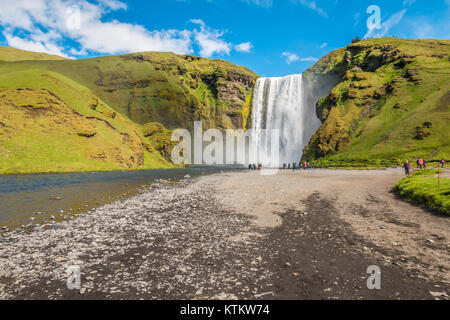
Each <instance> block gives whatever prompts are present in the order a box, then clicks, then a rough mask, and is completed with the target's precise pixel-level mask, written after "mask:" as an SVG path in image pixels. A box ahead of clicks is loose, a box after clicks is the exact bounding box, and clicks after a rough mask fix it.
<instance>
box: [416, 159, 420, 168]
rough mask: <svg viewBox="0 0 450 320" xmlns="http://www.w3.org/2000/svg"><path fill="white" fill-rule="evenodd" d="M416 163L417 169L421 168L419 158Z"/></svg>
mask: <svg viewBox="0 0 450 320" xmlns="http://www.w3.org/2000/svg"><path fill="white" fill-rule="evenodd" d="M416 164H417V169H419V168H420V159H417V161H416Z"/></svg>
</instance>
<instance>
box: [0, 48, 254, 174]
mask: <svg viewBox="0 0 450 320" xmlns="http://www.w3.org/2000/svg"><path fill="white" fill-rule="evenodd" d="M52 59H54V60H52ZM256 77H257V76H256V75H255V74H254V73H252V72H250V71H249V70H247V69H245V68H243V67H239V66H234V65H232V64H231V63H228V62H225V61H220V60H207V59H200V58H196V57H191V56H178V55H175V54H172V53H139V54H130V55H125V56H116V57H103V58H95V59H86V60H65V59H63V58H59V57H53V56H49V55H43V54H39V53H31V52H24V51H21V50H16V49H12V48H6V47H0V96H1V100H0V111H1V112H0V173H31V172H69V171H90V170H122V169H144V168H170V167H173V165H172V164H171V163H170V162H169V161H168V159H169V158H170V151H171V141H170V136H171V130H170V129H173V128H178V127H182V128H189V127H190V126H191V122H192V121H193V120H202V121H203V122H204V125H205V127H212V126H218V127H223V128H236V127H242V126H243V125H245V124H246V123H248V122H249V119H248V117H249V114H250V113H249V101H250V97H251V92H252V88H253V85H254V82H255V80H256Z"/></svg>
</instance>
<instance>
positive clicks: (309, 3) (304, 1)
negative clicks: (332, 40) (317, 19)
mask: <svg viewBox="0 0 450 320" xmlns="http://www.w3.org/2000/svg"><path fill="white" fill-rule="evenodd" d="M291 1H292V2H293V3H300V4H301V5H303V6H305V7H307V8H308V9H311V10H313V11H315V12H316V13H317V14H319V15H320V16H322V17H325V18H328V13H327V12H326V11H325V10H324V9H322V8H320V7H319V6H318V5H317V2H316V1H313V0H291Z"/></svg>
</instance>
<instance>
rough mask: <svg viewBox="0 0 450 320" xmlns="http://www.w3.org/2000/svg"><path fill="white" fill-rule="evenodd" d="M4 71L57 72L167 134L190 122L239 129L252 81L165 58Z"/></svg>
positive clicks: (187, 59)
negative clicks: (170, 130)
mask: <svg viewBox="0 0 450 320" xmlns="http://www.w3.org/2000/svg"><path fill="white" fill-rule="evenodd" d="M10 68H13V69H18V68H23V69H29V68H38V69H40V70H47V71H54V72H58V73H60V74H62V75H65V76H66V77H68V78H70V79H73V80H75V81H76V82H78V83H80V84H81V85H83V86H85V87H87V88H89V89H90V90H92V91H93V92H94V93H95V94H96V95H97V96H98V97H99V98H100V99H102V100H103V101H105V102H106V103H107V104H108V105H110V106H111V107H112V108H114V109H115V110H116V111H118V112H119V113H121V114H123V115H126V116H128V117H129V118H130V119H131V120H133V121H134V122H136V123H139V124H146V123H149V122H160V123H162V124H163V125H164V126H165V127H166V128H168V129H175V128H191V127H192V121H194V120H201V121H203V126H204V128H211V127H215V128H242V124H243V123H244V122H245V120H246V119H244V117H243V115H242V108H243V106H244V104H245V102H246V99H248V97H249V96H251V90H252V88H253V86H254V83H255V81H256V78H257V75H256V74H255V73H253V72H251V71H249V70H248V69H246V68H244V67H240V66H235V65H233V64H231V63H229V62H227V61H223V60H210V59H204V58H198V57H193V56H189V55H176V54H173V53H168V52H164V53H162V52H147V53H135V54H128V55H122V56H111V57H102V58H94V59H83V60H76V61H72V60H66V61H33V62H29V61H27V62H21V63H17V64H15V65H14V66H10Z"/></svg>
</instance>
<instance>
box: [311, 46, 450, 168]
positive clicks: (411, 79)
mask: <svg viewBox="0 0 450 320" xmlns="http://www.w3.org/2000/svg"><path fill="white" fill-rule="evenodd" d="M449 54H450V41H448V40H402V39H393V38H385V39H374V40H367V41H361V42H358V43H355V44H351V45H349V46H348V47H346V48H344V49H339V50H336V51H333V52H332V53H330V54H328V55H327V56H325V57H324V58H322V59H321V60H320V61H319V62H318V63H317V64H315V65H314V66H313V67H311V68H310V69H308V70H307V71H305V73H304V78H305V79H306V81H307V83H308V86H309V88H310V92H311V93H310V95H311V101H314V102H315V101H317V103H316V111H317V116H318V117H319V119H320V120H321V121H322V126H321V127H320V129H319V130H318V131H317V132H316V134H315V135H314V136H313V137H312V138H311V140H310V143H309V145H308V146H307V147H306V148H305V149H304V153H303V160H309V161H312V162H315V163H316V164H318V165H320V164H334V165H340V164H342V165H348V164H356V165H358V164H363V165H367V164H369V165H370V164H378V165H379V164H386V165H389V164H397V163H400V162H401V161H404V160H406V159H408V158H409V159H411V158H416V157H423V158H429V159H441V158H443V157H444V158H447V159H448V158H449V156H450V130H448V123H449V120H450V110H449V102H450V99H449V96H450V71H449V70H450V60H449V59H450V58H449Z"/></svg>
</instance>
